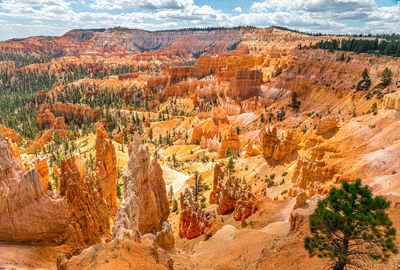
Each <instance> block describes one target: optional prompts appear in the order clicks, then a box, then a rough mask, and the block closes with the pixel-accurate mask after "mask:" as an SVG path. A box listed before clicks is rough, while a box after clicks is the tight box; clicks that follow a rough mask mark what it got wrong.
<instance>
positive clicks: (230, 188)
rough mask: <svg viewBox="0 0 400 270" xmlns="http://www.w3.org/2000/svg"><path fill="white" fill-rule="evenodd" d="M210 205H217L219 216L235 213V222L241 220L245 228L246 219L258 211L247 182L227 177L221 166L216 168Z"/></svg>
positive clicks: (253, 195)
mask: <svg viewBox="0 0 400 270" xmlns="http://www.w3.org/2000/svg"><path fill="white" fill-rule="evenodd" d="M210 203H216V204H217V214H219V215H223V214H226V213H228V212H230V211H233V217H234V219H235V220H240V221H241V224H242V226H243V227H245V226H246V219H247V218H248V217H249V216H250V215H251V214H253V213H254V212H255V211H256V210H257V205H256V197H255V194H254V193H252V192H250V191H249V190H248V186H247V184H246V182H245V181H243V180H241V179H239V178H237V177H234V176H231V175H230V174H229V173H228V175H225V174H224V172H223V171H222V170H221V168H220V166H219V165H218V164H216V165H215V166H214V177H213V188H212V191H211V193H210Z"/></svg>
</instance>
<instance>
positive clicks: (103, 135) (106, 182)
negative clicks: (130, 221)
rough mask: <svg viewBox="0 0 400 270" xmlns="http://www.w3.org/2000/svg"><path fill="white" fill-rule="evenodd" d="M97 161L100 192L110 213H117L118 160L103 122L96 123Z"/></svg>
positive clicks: (95, 167)
mask: <svg viewBox="0 0 400 270" xmlns="http://www.w3.org/2000/svg"><path fill="white" fill-rule="evenodd" d="M95 129H96V145H95V147H96V160H95V163H94V169H95V170H96V179H97V180H98V181H99V183H100V192H101V193H102V197H103V198H104V199H105V200H106V202H107V207H108V209H109V213H110V214H112V215H115V213H116V211H117V158H116V153H115V147H114V145H113V143H112V141H111V140H108V135H107V132H106V130H105V129H104V126H103V124H102V123H101V122H98V123H96V126H95Z"/></svg>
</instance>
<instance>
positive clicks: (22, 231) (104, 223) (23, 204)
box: [0, 135, 110, 252]
mask: <svg viewBox="0 0 400 270" xmlns="http://www.w3.org/2000/svg"><path fill="white" fill-rule="evenodd" d="M0 156H1V159H0V160H1V161H0V165H1V166H0V168H1V170H0V240H1V241H5V242H9V243H21V244H40V245H60V244H63V243H67V244H69V245H71V246H72V247H73V249H74V252H79V251H80V250H81V249H82V248H85V247H87V246H89V245H92V244H94V243H97V242H100V241H101V238H102V237H106V236H107V235H108V234H109V229H110V227H109V226H110V225H109V221H108V215H107V211H106V205H105V203H104V199H103V198H102V197H101V194H100V193H99V192H98V191H97V189H96V184H95V181H94V180H93V179H90V178H89V177H88V176H87V175H86V173H85V169H84V164H83V163H82V161H81V160H80V157H78V156H73V157H72V158H70V159H68V160H63V161H62V162H61V179H60V190H59V194H58V193H53V192H51V191H49V192H47V193H46V192H45V190H46V189H47V183H44V182H42V181H44V180H46V179H47V181H48V178H46V177H48V167H47V161H46V159H40V160H38V161H37V162H35V166H34V168H32V169H30V170H28V171H27V172H25V171H24V169H23V168H22V166H21V165H20V163H19V162H18V161H17V160H16V158H15V157H14V156H13V155H12V154H11V151H10V149H9V148H8V144H7V141H5V139H4V137H3V136H2V135H0ZM44 162H45V163H44ZM42 164H43V166H42ZM36 167H38V170H39V172H40V174H38V171H37V169H36ZM46 168H47V169H46ZM41 180H42V181H41Z"/></svg>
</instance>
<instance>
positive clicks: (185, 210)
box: [179, 189, 211, 239]
mask: <svg viewBox="0 0 400 270" xmlns="http://www.w3.org/2000/svg"><path fill="white" fill-rule="evenodd" d="M180 206H181V212H180V216H179V237H181V238H187V239H192V238H195V237H197V236H199V235H202V234H204V232H205V231H206V229H207V228H209V227H210V226H211V224H210V223H209V218H207V217H206V213H205V211H204V210H203V209H201V207H200V205H199V204H198V202H196V201H195V200H194V198H193V196H192V194H191V193H190V191H189V190H188V189H186V190H185V192H182V193H181V194H180Z"/></svg>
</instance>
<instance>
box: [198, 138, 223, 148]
mask: <svg viewBox="0 0 400 270" xmlns="http://www.w3.org/2000/svg"><path fill="white" fill-rule="evenodd" d="M200 148H201V149H207V151H208V152H218V151H219V149H220V148H221V143H220V142H219V141H218V138H217V136H214V138H212V139H211V138H210V139H206V138H205V137H201V141H200Z"/></svg>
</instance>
